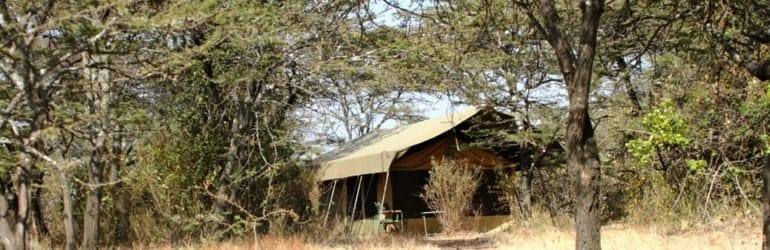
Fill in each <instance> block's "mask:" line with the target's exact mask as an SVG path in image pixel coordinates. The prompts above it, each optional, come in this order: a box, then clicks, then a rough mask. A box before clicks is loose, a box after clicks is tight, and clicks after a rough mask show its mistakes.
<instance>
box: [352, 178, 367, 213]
mask: <svg viewBox="0 0 770 250" xmlns="http://www.w3.org/2000/svg"><path fill="white" fill-rule="evenodd" d="M363 178H364V176H363V175H359V176H358V185H356V198H355V199H354V200H353V214H351V215H350V221H354V220H356V207H358V206H357V205H358V195H359V194H360V193H361V181H362V180H363Z"/></svg>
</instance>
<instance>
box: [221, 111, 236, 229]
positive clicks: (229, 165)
mask: <svg viewBox="0 0 770 250" xmlns="http://www.w3.org/2000/svg"><path fill="white" fill-rule="evenodd" d="M239 130H240V121H239V120H238V119H233V120H232V122H231V124H230V145H229V148H228V150H227V162H226V163H225V166H224V169H222V174H221V175H220V176H219V187H218V188H217V210H219V212H220V213H225V214H227V213H228V212H229V211H230V206H229V204H228V203H227V200H226V199H228V198H227V197H228V194H229V193H230V192H228V187H229V186H230V175H231V174H232V172H233V170H234V169H235V168H236V166H237V164H238V163H237V161H238V139H237V136H236V135H237V134H238V131H239Z"/></svg>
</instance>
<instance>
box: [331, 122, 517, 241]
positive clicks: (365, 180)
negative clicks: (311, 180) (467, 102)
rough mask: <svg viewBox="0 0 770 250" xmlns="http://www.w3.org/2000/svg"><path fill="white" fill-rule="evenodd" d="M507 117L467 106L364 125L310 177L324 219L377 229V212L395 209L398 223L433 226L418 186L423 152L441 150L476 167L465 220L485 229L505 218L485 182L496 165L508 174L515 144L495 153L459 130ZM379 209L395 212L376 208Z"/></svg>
mask: <svg viewBox="0 0 770 250" xmlns="http://www.w3.org/2000/svg"><path fill="white" fill-rule="evenodd" d="M509 118H511V116H509V115H507V114H504V113H500V112H497V111H494V110H493V109H476V108H470V109H467V110H463V111H460V112H455V113H451V114H446V115H441V116H439V117H435V118H432V119H428V120H425V121H421V122H417V123H414V124H410V125H407V126H404V127H401V128H396V129H392V130H387V131H379V132H375V133H371V134H369V135H366V136H364V137H362V138H360V139H358V140H355V141H353V142H351V143H349V144H347V145H345V146H343V147H341V148H339V149H338V150H336V151H333V152H331V153H329V154H327V155H325V156H322V157H321V159H320V160H319V161H318V165H319V169H318V178H319V181H320V182H322V183H323V186H324V187H325V190H327V192H326V195H324V197H323V198H322V199H324V200H322V204H323V205H324V207H323V208H322V209H323V210H324V212H325V213H326V215H325V221H327V220H328V221H331V220H335V221H344V222H345V223H348V224H349V225H352V226H351V228H352V229H351V233H353V234H368V233H373V232H378V231H382V230H383V227H382V224H381V222H382V219H383V218H384V217H385V216H389V217H390V219H393V216H401V217H402V218H403V230H404V231H407V232H414V233H423V232H427V233H431V232H436V231H438V230H440V226H439V224H438V222H437V221H436V220H435V218H434V217H433V216H432V215H431V212H432V211H430V209H429V208H428V207H427V205H426V204H425V202H424V201H423V200H422V199H421V198H420V197H419V194H420V193H421V192H422V191H423V186H424V185H425V184H426V183H427V179H428V177H429V170H430V169H431V167H432V164H431V160H432V159H440V158H442V157H447V158H452V159H457V160H463V161H466V162H468V163H470V164H473V165H475V166H477V167H480V168H482V169H483V170H482V175H481V176H482V177H481V178H482V180H480V186H479V188H478V189H477V190H476V193H475V195H474V201H473V206H474V207H475V208H478V209H479V210H478V212H479V213H477V214H476V215H474V216H468V217H467V218H466V219H467V220H468V221H467V223H466V224H467V225H469V226H471V227H473V228H469V229H476V230H488V229H492V228H495V227H497V226H499V225H501V224H502V223H504V222H506V221H507V220H508V219H509V218H510V216H509V214H510V211H509V208H508V207H507V206H504V205H502V204H500V202H499V200H500V199H498V197H497V196H498V195H499V194H498V192H495V191H493V189H494V187H495V185H496V183H497V179H498V178H499V177H498V176H499V172H500V171H501V170H500V168H502V169H503V170H502V171H503V172H504V173H508V174H512V172H513V168H514V167H515V164H514V162H513V160H512V159H515V157H514V155H515V152H497V153H495V152H490V151H488V150H484V149H481V148H479V147H474V146H472V142H474V140H477V139H478V138H474V137H473V136H471V135H469V134H468V133H466V131H468V130H469V129H470V128H472V127H478V126H477V125H478V124H481V122H484V124H487V125H485V126H487V127H488V128H489V127H490V126H491V128H493V129H505V128H506V127H510V124H511V123H510V120H511V119H509ZM489 124H492V125H489ZM505 156H508V158H506V157H505ZM378 204H384V206H378ZM383 211H388V212H395V211H397V212H398V213H397V214H394V213H390V214H385V215H383V213H382V212H383ZM396 219H397V218H396ZM324 223H326V222H324Z"/></svg>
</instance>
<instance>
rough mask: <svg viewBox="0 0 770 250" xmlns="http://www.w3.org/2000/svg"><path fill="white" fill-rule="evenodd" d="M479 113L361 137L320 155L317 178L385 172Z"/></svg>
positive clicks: (472, 110)
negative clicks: (408, 152)
mask: <svg viewBox="0 0 770 250" xmlns="http://www.w3.org/2000/svg"><path fill="white" fill-rule="evenodd" d="M478 113H479V110H478V109H476V108H469V109H466V110H463V111H460V112H454V113H452V114H445V115H441V116H438V117H435V118H431V119H428V120H425V121H421V122H417V123H413V124H410V125H407V126H404V127H401V128H397V129H393V130H388V131H381V132H379V133H376V134H373V135H369V136H364V137H362V138H361V139H359V140H356V141H355V142H353V143H352V144H351V145H349V146H348V147H345V148H342V149H341V150H340V151H339V152H335V153H333V154H332V155H330V156H326V157H322V159H321V160H319V162H320V169H319V178H320V180H322V181H324V180H333V179H340V178H346V177H350V176H358V175H364V174H372V173H384V172H387V171H388V169H389V168H390V165H391V163H392V162H393V161H394V160H395V159H396V158H398V157H400V156H401V155H403V154H404V153H405V152H406V150H408V149H409V148H410V147H412V146H415V145H417V144H420V143H422V142H425V141H428V140H430V139H433V138H435V137H437V136H439V135H441V134H443V133H445V132H447V131H449V130H451V129H452V128H454V127H455V126H457V125H459V124H460V123H463V122H464V121H465V120H468V118H471V117H473V116H474V115H476V114H478Z"/></svg>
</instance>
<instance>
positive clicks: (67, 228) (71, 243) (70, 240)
mask: <svg viewBox="0 0 770 250" xmlns="http://www.w3.org/2000/svg"><path fill="white" fill-rule="evenodd" d="M58 175H59V185H60V186H61V191H62V206H63V207H64V236H65V239H66V245H65V248H64V249H66V250H73V249H75V247H76V245H75V244H76V243H75V219H74V216H73V213H72V195H71V194H70V184H69V181H68V180H67V175H66V174H65V173H64V172H63V171H59V172H58Z"/></svg>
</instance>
